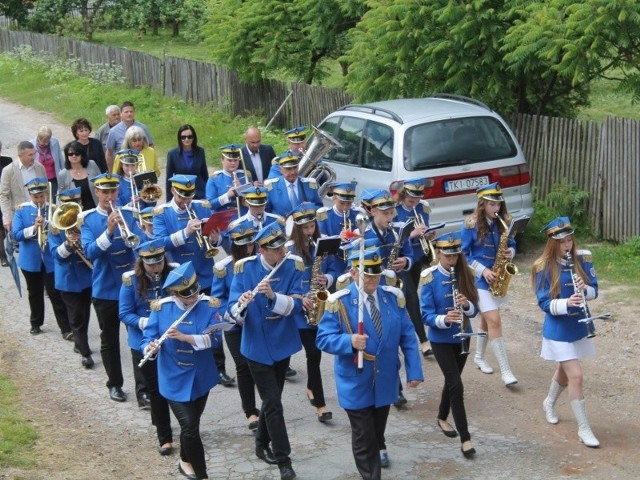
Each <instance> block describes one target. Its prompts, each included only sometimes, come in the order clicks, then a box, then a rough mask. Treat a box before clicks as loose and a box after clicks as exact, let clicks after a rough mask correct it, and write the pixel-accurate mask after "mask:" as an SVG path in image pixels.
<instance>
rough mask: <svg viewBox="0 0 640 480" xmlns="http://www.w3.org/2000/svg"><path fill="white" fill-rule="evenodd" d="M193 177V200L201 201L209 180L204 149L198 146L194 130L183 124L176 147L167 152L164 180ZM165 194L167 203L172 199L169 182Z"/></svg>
mask: <svg viewBox="0 0 640 480" xmlns="http://www.w3.org/2000/svg"><path fill="white" fill-rule="evenodd" d="M181 174H182V175H195V176H196V177H197V178H196V194H195V196H194V197H193V198H195V199H196V200H203V199H204V198H206V197H205V185H206V183H207V180H208V179H209V170H208V169H207V160H206V157H205V153H204V148H202V147H200V146H198V135H197V134H196V130H195V129H194V128H193V127H192V126H191V125H189V124H184V125H182V126H181V127H180V128H178V146H177V147H175V148H172V149H171V150H169V153H168V154H167V171H166V178H167V179H169V178H171V177H173V176H174V175H181ZM165 192H167V202H170V201H171V199H172V198H173V195H172V193H171V182H169V180H167V185H166V189H165Z"/></svg>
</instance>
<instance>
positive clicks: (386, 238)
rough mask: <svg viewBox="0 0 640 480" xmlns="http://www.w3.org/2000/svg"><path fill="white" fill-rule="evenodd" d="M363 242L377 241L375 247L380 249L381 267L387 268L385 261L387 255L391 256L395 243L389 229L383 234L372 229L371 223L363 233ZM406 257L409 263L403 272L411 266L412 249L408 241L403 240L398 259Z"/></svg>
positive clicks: (396, 226)
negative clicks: (372, 239)
mask: <svg viewBox="0 0 640 480" xmlns="http://www.w3.org/2000/svg"><path fill="white" fill-rule="evenodd" d="M400 226H401V225H400V224H395V225H394V226H393V228H398V227H400ZM396 233H397V231H396ZM364 238H365V240H369V239H371V238H374V239H376V240H377V242H376V244H375V246H376V247H378V248H379V249H380V256H381V257H382V265H383V266H384V267H385V268H388V265H387V260H388V258H389V255H391V251H392V250H393V245H394V244H395V243H396V237H395V235H394V234H393V231H392V229H391V228H387V229H386V230H385V231H384V232H381V231H379V230H378V229H377V228H374V226H373V221H372V222H371V223H370V224H369V226H368V227H367V230H366V231H365V232H364ZM400 257H406V258H407V259H408V260H409V261H408V263H407V266H406V267H405V269H404V270H405V271H407V270H410V269H411V265H413V249H412V248H411V243H410V242H409V240H408V239H407V240H405V242H404V243H403V244H402V246H401V247H400V251H399V252H398V258H400Z"/></svg>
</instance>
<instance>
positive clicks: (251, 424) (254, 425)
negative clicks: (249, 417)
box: [249, 420, 258, 432]
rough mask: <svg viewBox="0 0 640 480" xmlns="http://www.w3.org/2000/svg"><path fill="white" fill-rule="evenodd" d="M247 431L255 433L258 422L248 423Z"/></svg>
mask: <svg viewBox="0 0 640 480" xmlns="http://www.w3.org/2000/svg"><path fill="white" fill-rule="evenodd" d="M249 430H251V431H252V432H255V431H256V430H258V420H254V421H252V422H249Z"/></svg>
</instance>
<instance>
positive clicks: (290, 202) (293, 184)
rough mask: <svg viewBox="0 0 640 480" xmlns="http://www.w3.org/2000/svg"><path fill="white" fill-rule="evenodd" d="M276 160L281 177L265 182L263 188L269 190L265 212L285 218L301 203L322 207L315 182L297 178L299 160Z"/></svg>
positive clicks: (295, 158) (292, 156) (290, 156)
mask: <svg viewBox="0 0 640 480" xmlns="http://www.w3.org/2000/svg"><path fill="white" fill-rule="evenodd" d="M278 158H279V160H278V165H279V166H280V171H281V172H282V177H278V178H272V179H270V180H268V181H265V186H266V187H267V188H268V189H270V190H271V191H270V192H269V198H268V200H267V212H271V213H276V214H278V215H281V216H283V217H286V216H287V215H289V213H290V212H291V211H292V210H293V209H294V208H295V207H296V206H298V205H299V204H300V203H302V202H311V203H314V204H315V205H316V206H317V207H318V208H320V207H322V200H321V199H320V197H319V196H318V184H317V183H316V180H315V179H314V178H304V177H300V176H298V164H299V163H300V159H299V158H298V157H297V156H295V155H285V156H281V157H278Z"/></svg>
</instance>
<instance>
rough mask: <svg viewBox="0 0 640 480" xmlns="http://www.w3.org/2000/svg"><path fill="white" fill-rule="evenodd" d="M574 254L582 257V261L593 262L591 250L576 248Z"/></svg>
mask: <svg viewBox="0 0 640 480" xmlns="http://www.w3.org/2000/svg"><path fill="white" fill-rule="evenodd" d="M576 255H577V256H578V257H580V258H582V260H583V261H584V262H587V263H593V256H592V254H591V250H577V251H576Z"/></svg>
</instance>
